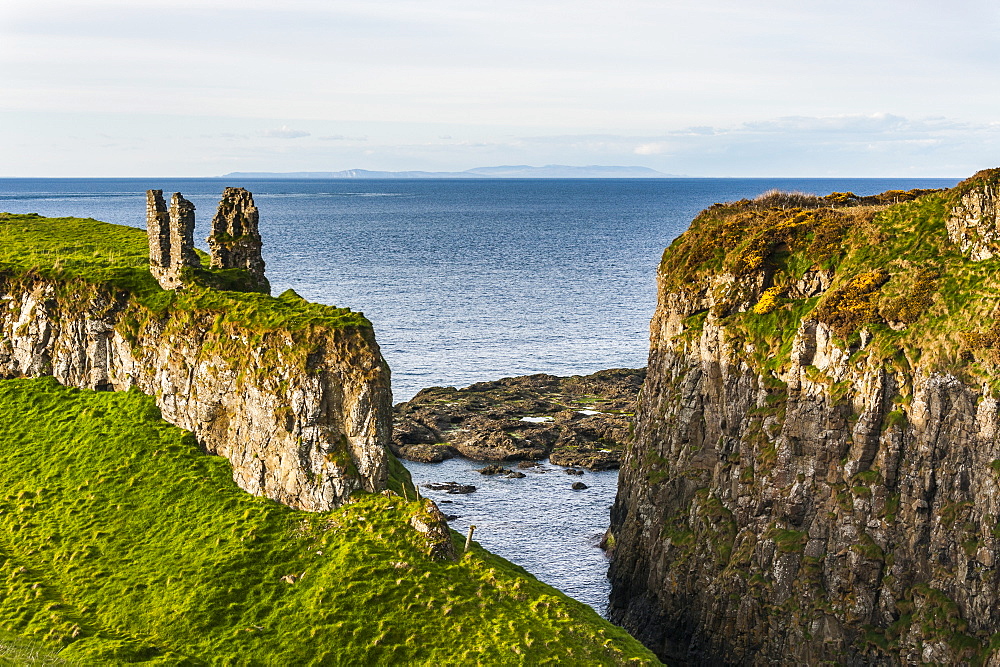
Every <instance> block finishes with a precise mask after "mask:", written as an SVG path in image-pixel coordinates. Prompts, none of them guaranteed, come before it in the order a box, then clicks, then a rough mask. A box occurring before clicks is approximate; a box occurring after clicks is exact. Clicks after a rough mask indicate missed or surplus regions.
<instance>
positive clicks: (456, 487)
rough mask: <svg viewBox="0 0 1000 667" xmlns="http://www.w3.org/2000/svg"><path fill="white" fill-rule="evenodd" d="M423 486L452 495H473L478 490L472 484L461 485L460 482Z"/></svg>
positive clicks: (433, 483)
mask: <svg viewBox="0 0 1000 667" xmlns="http://www.w3.org/2000/svg"><path fill="white" fill-rule="evenodd" d="M421 486H423V487H424V488H425V489H430V490H431V491H444V492H445V493H451V494H462V493H472V492H473V491H475V490H476V487H474V486H473V485H471V484H459V483H458V482H428V483H427V484H421ZM442 502H445V501H442Z"/></svg>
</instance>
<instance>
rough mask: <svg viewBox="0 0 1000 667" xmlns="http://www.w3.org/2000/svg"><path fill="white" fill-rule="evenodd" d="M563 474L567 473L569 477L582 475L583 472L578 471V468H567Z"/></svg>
mask: <svg viewBox="0 0 1000 667" xmlns="http://www.w3.org/2000/svg"><path fill="white" fill-rule="evenodd" d="M563 472H565V473H566V474H567V475H582V474H583V471H582V470H577V469H576V468H566V470H564V471H563Z"/></svg>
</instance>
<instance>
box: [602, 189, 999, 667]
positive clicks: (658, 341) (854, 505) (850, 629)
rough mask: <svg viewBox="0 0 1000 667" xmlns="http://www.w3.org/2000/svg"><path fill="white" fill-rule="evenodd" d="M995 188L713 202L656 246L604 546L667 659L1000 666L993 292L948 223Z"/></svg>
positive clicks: (617, 584) (989, 273) (627, 621)
mask: <svg viewBox="0 0 1000 667" xmlns="http://www.w3.org/2000/svg"><path fill="white" fill-rule="evenodd" d="M998 181H1000V170H994V171H990V172H983V173H981V174H977V176H976V177H974V178H972V179H970V180H969V181H967V182H964V183H963V184H960V185H959V186H958V187H957V188H955V189H954V190H952V191H945V192H939V193H932V194H924V196H922V197H921V198H919V199H917V200H915V201H912V202H910V203H905V204H900V205H897V206H891V207H888V208H886V207H880V206H876V207H871V206H864V207H858V206H853V207H852V206H850V205H848V206H846V207H840V206H839V205H838V203H837V202H831V201H830V200H825V201H823V200H820V201H812V202H808V201H800V202H798V203H796V202H792V205H791V206H783V207H777V206H768V205H766V204H762V203H761V202H759V201H758V202H755V201H750V202H748V201H743V202H738V203H736V204H731V205H716V206H713V207H712V208H710V209H708V210H706V211H705V212H703V213H702V214H701V215H700V216H699V217H698V218H697V219H696V220H695V222H694V223H693V224H692V227H691V229H690V230H689V231H688V232H686V233H685V234H684V235H682V236H681V237H680V238H679V239H678V240H677V241H675V243H674V244H673V245H672V246H671V247H670V248H669V249H668V250H667V252H666V253H665V254H664V259H663V263H662V264H661V266H660V271H659V274H658V284H659V305H658V308H657V311H656V314H655V316H654V318H653V321H652V324H651V333H650V357H649V366H648V375H647V379H646V383H645V385H644V387H643V390H642V394H641V398H640V402H639V407H638V412H637V423H636V433H635V440H634V442H633V443H632V444H630V445H629V447H628V449H627V450H626V453H625V458H624V461H623V464H622V472H621V476H620V481H619V493H618V498H617V500H616V502H615V506H614V508H613V510H612V525H611V529H610V535H609V538H613V539H609V540H608V541H609V543H613V544H614V551H613V560H612V565H611V570H610V575H609V576H610V578H611V581H612V587H613V588H612V595H611V607H610V618H611V619H612V620H613V621H615V622H617V623H620V624H621V625H623V626H624V627H625V628H626V629H627V630H629V631H630V632H631V633H632V634H633V635H635V636H636V637H637V638H639V639H640V640H641V641H643V642H644V643H645V644H646V645H647V646H649V647H650V648H652V649H653V650H654V651H656V652H657V653H658V655H659V656H660V657H661V659H663V660H665V661H666V662H668V663H671V664H706V665H707V664H761V665H762V664H818V663H824V662H830V663H835V664H853V665H861V664H918V663H938V664H965V663H974V662H976V661H980V660H981V661H986V662H988V663H989V664H997V661H998V659H1000V658H998V655H997V653H996V646H997V641H996V639H995V638H996V637H998V636H1000V635H998V634H997V633H998V632H1000V575H998V571H997V567H998V562H997V555H998V550H1000V523H998V520H1000V401H998V392H997V385H996V380H995V378H996V377H997V372H998V369H1000V325H998V324H996V323H997V322H1000V308H997V304H996V302H995V299H993V297H990V298H989V299H985V298H984V296H985V295H987V294H993V293H994V292H993V290H996V289H998V288H1000V280H998V277H997V273H996V270H995V268H991V267H990V266H989V264H990V263H989V262H986V261H981V262H979V263H972V262H970V261H969V260H970V259H971V260H983V259H985V257H984V254H983V253H981V252H978V251H975V250H973V251H972V252H971V253H970V245H969V244H967V243H965V242H964V241H963V239H965V238H968V234H966V236H962V235H961V234H955V233H954V232H953V231H952V230H953V229H954V227H955V223H954V219H955V218H956V217H961V216H966V217H964V218H963V219H965V220H971V219H972V218H976V219H978V220H985V219H986V218H987V217H988V216H987V215H986V213H985V212H987V211H991V210H995V209H994V208H992V207H995V201H994V200H993V198H992V197H993V196H992V194H991V193H992V192H995V191H996V190H995V188H996V186H997V183H998ZM793 198H794V197H793ZM814 199H815V198H814ZM962 211H965V213H962ZM989 224H991V225H992V224H993V222H992V221H991V222H990V223H989ZM971 226H972V225H971V223H969V224H967V225H966V227H965V229H966V230H968V229H969V228H970V227H971ZM977 233H979V232H977ZM988 236H989V235H988V234H985V233H980V238H982V239H986V243H990V242H991V241H989V238H988ZM949 237H950V240H949Z"/></svg>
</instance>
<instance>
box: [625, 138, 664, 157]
mask: <svg viewBox="0 0 1000 667" xmlns="http://www.w3.org/2000/svg"><path fill="white" fill-rule="evenodd" d="M668 150H670V146H669V144H667V143H666V142H663V141H653V142H650V143H648V144H639V145H638V146H636V147H635V148H634V149H633V150H632V152H633V153H635V154H636V155H660V154H662V153H666V152H667V151H668Z"/></svg>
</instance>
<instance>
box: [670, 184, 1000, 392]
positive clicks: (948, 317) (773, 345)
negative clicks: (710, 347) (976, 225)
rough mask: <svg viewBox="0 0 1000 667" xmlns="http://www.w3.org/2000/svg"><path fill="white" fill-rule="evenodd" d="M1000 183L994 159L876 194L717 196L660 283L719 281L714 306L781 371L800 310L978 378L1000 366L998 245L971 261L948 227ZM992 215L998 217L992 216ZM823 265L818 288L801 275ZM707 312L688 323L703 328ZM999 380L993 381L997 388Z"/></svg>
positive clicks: (887, 350)
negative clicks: (921, 184) (969, 173)
mask: <svg viewBox="0 0 1000 667" xmlns="http://www.w3.org/2000/svg"><path fill="white" fill-rule="evenodd" d="M998 184H1000V170H988V171H984V172H980V173H979V174H976V175H975V176H974V177H972V178H970V179H968V180H966V181H964V182H962V183H960V184H959V185H958V186H956V187H955V188H952V189H950V190H940V191H928V190H915V191H909V192H902V191H890V192H887V193H883V194H882V195H878V196H875V197H856V196H854V195H853V194H851V193H834V194H832V195H829V196H827V197H814V196H811V195H801V194H795V193H778V192H773V193H768V194H766V195H762V196H761V197H758V198H757V199H754V200H743V201H739V202H734V203H729V204H716V205H714V206H712V207H710V208H708V209H706V210H705V211H703V212H702V213H701V214H700V215H699V216H698V217H697V218H696V219H695V221H694V222H693V223H692V225H691V227H690V229H689V230H688V231H687V232H685V233H684V234H683V235H681V236H680V237H678V239H677V240H676V241H675V242H674V243H673V244H672V245H671V246H670V247H669V248H668V249H667V250H666V252H665V253H664V256H663V260H662V262H661V265H660V276H661V290H664V291H666V292H677V293H685V292H689V291H692V290H699V289H704V288H705V286H706V285H708V284H709V283H711V281H712V280H713V278H716V277H718V276H722V275H730V276H732V277H733V278H734V279H733V280H732V281H718V282H716V283H714V284H713V285H712V287H711V288H710V289H712V290H714V294H713V296H714V299H713V302H714V303H715V307H714V308H713V312H712V315H713V316H714V317H716V318H719V320H720V323H721V324H724V325H726V326H727V327H728V329H729V330H730V331H731V332H733V333H735V332H738V331H743V333H744V334H745V337H746V339H747V342H749V343H751V344H752V345H751V346H748V349H751V350H753V353H752V354H751V355H750V357H749V359H748V360H749V361H751V362H753V365H754V366H755V367H756V368H768V369H770V370H773V371H781V370H783V369H784V368H786V367H787V365H788V364H789V352H790V347H791V337H792V335H793V334H794V333H795V331H796V328H797V326H798V323H799V322H800V321H802V320H804V319H812V320H817V321H819V322H823V323H825V324H827V325H828V326H829V327H830V328H831V329H832V331H833V332H834V334H835V335H836V336H837V337H839V338H840V339H841V340H842V342H843V344H844V347H845V348H852V349H853V348H856V347H857V341H858V340H859V337H860V335H861V332H864V333H865V335H866V336H868V337H870V340H871V343H870V344H867V345H865V346H863V347H864V349H863V350H861V351H860V352H859V353H858V354H859V355H862V356H868V357H869V358H871V359H872V360H873V361H884V362H886V363H888V364H890V365H893V366H895V367H897V368H898V369H899V370H907V369H909V368H913V367H915V366H916V365H917V364H918V363H919V364H920V365H921V366H923V367H924V368H925V369H929V370H933V371H941V372H951V373H955V374H957V375H960V376H961V377H963V379H965V380H968V381H970V382H972V383H973V384H979V383H989V384H990V385H991V386H992V384H993V383H994V382H996V378H997V377H1000V376H998V374H997V371H998V370H1000V353H998V350H1000V335H998V332H1000V271H998V269H1000V256H998V257H992V258H988V259H983V260H981V261H973V260H972V259H970V257H969V256H968V253H967V252H964V250H963V248H962V247H961V246H960V244H959V243H956V242H955V241H954V239H952V238H950V237H949V230H948V220H949V218H950V217H951V216H952V214H953V211H954V210H955V209H956V207H959V208H960V207H961V206H962V201H963V197H964V196H966V195H967V194H968V193H970V192H971V191H974V190H977V189H978V190H983V189H984V188H985V189H986V190H990V189H992V190H993V191H996V188H997V186H998ZM991 224H992V222H991ZM816 276H822V278H823V281H824V282H827V283H828V284H826V285H824V287H823V289H822V290H817V291H821V292H822V293H821V294H815V295H814V296H810V295H809V294H808V293H807V290H803V289H802V287H801V281H803V280H804V279H810V278H812V279H815V277H816ZM705 315H707V313H698V314H696V315H695V317H693V318H691V320H690V322H688V324H689V325H690V326H691V327H692V328H694V329H697V325H698V324H699V322H700V319H699V318H703V317H704V316H705ZM998 388H1000V387H993V389H994V390H996V389H998Z"/></svg>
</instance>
